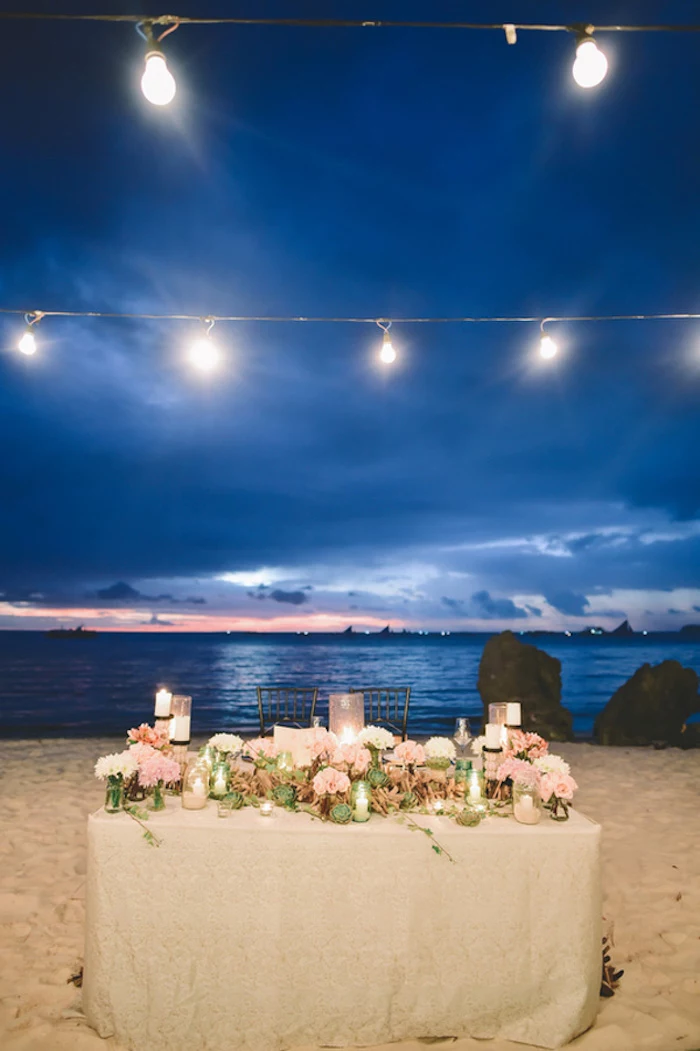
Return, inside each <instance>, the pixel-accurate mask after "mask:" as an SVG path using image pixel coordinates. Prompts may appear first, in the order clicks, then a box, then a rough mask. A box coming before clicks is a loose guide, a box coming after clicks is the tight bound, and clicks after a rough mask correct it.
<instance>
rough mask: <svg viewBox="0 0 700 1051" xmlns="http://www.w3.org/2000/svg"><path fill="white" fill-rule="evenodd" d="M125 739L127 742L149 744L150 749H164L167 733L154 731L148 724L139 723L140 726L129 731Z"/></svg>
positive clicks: (166, 742)
mask: <svg viewBox="0 0 700 1051" xmlns="http://www.w3.org/2000/svg"><path fill="white" fill-rule="evenodd" d="M127 737H128V739H129V742H135V743H138V744H149V745H150V746H151V748H165V746H166V744H168V735H167V733H166V732H165V731H164V730H155V729H154V728H153V727H152V726H149V725H148V723H141V725H140V726H137V727H135V728H134V729H132V730H129V733H128V734H127Z"/></svg>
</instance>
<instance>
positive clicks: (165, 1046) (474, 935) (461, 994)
mask: <svg viewBox="0 0 700 1051" xmlns="http://www.w3.org/2000/svg"><path fill="white" fill-rule="evenodd" d="M415 817H416V820H417V821H418V822H419V823H420V824H421V825H425V826H427V827H430V828H432V829H433V830H434V833H435V837H436V838H437V840H438V841H439V842H440V843H441V844H443V845H444V846H445V847H446V848H447V849H448V850H449V852H450V853H451V854H452V856H453V857H454V859H455V860H454V863H451V862H450V861H448V860H447V858H446V857H445V856H439V855H438V854H436V853H435V852H434V851H433V850H431V839H430V838H429V837H428V836H426V835H424V834H422V833H421V832H415V831H414V832H411V831H409V829H408V828H407V827H406V825H405V824H401V823H399V821H398V820H397V819H396V818H388V819H382V818H379V817H373V818H372V820H371V821H370V822H368V823H367V824H364V825H362V824H353V825H350V826H342V827H341V826H337V825H332V824H325V823H321V822H320V821H316V820H313V819H312V818H311V817H309V816H308V815H306V814H290V813H287V812H285V811H282V810H280V809H276V810H275V813H274V815H273V816H272V817H271V818H265V817H262V816H261V815H260V814H259V813H258V812H257V811H255V810H252V809H245V810H242V811H237V812H234V813H233V815H232V816H231V817H230V818H228V819H226V820H222V819H220V818H218V817H217V812H216V807H215V805H214V804H213V803H209V804H208V807H207V809H206V810H205V811H187V810H183V809H182V807H181V806H180V804H179V801H177V800H169V801H168V807H167V810H166V811H165V812H163V813H160V814H154V815H152V816H151V818H150V820H149V822H148V824H149V826H150V827H151V828H152V830H153V831H154V832H156V833H157V834H158V836H159V837H160V838H161V839H162V845H161V846H160V847H158V848H153V847H151V846H149V845H148V844H147V843H146V842H145V841H144V839H143V838H142V831H141V829H140V828H139V827H138V826H137V825H136V824H135V822H133V821H132V820H131V818H129V817H128V816H127V815H125V814H118V815H110V814H106V813H105V812H104V811H102V810H100V811H98V812H97V813H96V814H93V815H92V816H91V817H90V819H89V824H88V881H87V929H86V947H85V976H84V985H83V999H84V1010H85V1013H86V1015H87V1018H88V1020H89V1022H90V1024H91V1025H92V1026H93V1027H94V1028H95V1029H96V1030H97V1032H98V1033H99V1034H100V1036H102V1037H107V1036H112V1035H114V1036H116V1037H117V1039H118V1041H119V1042H120V1043H122V1044H124V1045H125V1046H126V1047H128V1048H130V1049H131V1051H276V1049H283V1048H289V1047H295V1046H299V1045H325V1046H331V1047H342V1046H353V1045H356V1046H357V1045H359V1046H361V1045H366V1044H374V1043H383V1042H389V1041H392V1040H399V1039H407V1038H417V1037H439V1036H443V1037H444V1036H467V1035H471V1036H474V1037H479V1038H488V1037H495V1036H501V1037H505V1038H508V1039H511V1040H516V1041H522V1042H524V1043H531V1044H537V1045H539V1046H542V1047H557V1046H559V1045H561V1044H564V1043H566V1042H568V1041H569V1040H571V1039H573V1038H574V1037H575V1036H577V1035H578V1034H579V1033H581V1032H582V1031H583V1030H585V1029H586V1028H588V1026H590V1025H591V1023H592V1022H593V1019H594V1017H595V1014H596V1010H597V1004H598V993H599V986H600V969H601V953H600V949H601V893H600V860H599V840H600V828H599V826H598V825H596V824H594V823H593V822H591V821H589V820H587V819H586V818H585V817H584V816H583V815H581V814H579V813H576V812H572V814H571V819H570V821H569V822H568V823H566V824H557V823H555V822H553V821H551V820H550V819H549V818H548V817H546V816H545V817H544V818H543V820H542V822H541V823H540V824H539V825H537V826H523V825H519V824H517V823H516V822H515V821H514V820H513V819H512V818H509V819H504V818H499V817H492V818H489V819H488V820H486V821H484V822H482V824H481V825H480V826H478V827H477V828H462V827H460V826H458V825H456V824H455V823H454V822H452V821H449V820H448V819H447V818H438V817H432V816H431V817H423V816H420V815H416V816H415Z"/></svg>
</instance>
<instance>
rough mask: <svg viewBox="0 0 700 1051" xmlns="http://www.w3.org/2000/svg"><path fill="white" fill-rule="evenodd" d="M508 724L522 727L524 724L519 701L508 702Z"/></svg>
mask: <svg viewBox="0 0 700 1051" xmlns="http://www.w3.org/2000/svg"><path fill="white" fill-rule="evenodd" d="M506 722H507V723H508V725H509V726H520V724H521V722H522V711H521V708H520V702H519V701H508V704H507V705H506Z"/></svg>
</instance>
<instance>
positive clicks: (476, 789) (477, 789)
mask: <svg viewBox="0 0 700 1051" xmlns="http://www.w3.org/2000/svg"><path fill="white" fill-rule="evenodd" d="M480 799H481V785H480V784H479V780H478V778H474V779H473V780H472V781H470V782H469V801H470V802H474V803H478V802H479V800H480Z"/></svg>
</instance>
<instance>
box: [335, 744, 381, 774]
mask: <svg viewBox="0 0 700 1051" xmlns="http://www.w3.org/2000/svg"><path fill="white" fill-rule="evenodd" d="M371 758H372V757H371V755H370V752H369V749H368V748H363V747H362V745H361V744H341V745H340V747H338V748H336V749H335V751H334V752H333V756H332V759H331V762H332V763H333V766H336V767H341V768H345V769H346V770H353V771H355V773H358V774H364V772H365V770H366V769H367V767H368V766H369V764H370V761H371Z"/></svg>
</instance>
